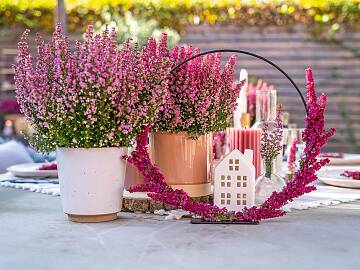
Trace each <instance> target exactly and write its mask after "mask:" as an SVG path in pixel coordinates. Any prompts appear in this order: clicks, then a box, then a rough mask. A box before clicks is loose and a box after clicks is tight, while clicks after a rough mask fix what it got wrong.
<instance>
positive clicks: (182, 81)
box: [154, 46, 244, 137]
mask: <svg viewBox="0 0 360 270" xmlns="http://www.w3.org/2000/svg"><path fill="white" fill-rule="evenodd" d="M199 52H200V50H199V49H193V48H192V47H191V46H187V47H181V48H179V47H175V48H173V49H172V50H171V51H170V52H169V53H170V55H169V56H170V61H171V65H172V67H174V66H175V65H176V64H178V63H180V62H181V61H183V60H185V59H187V58H189V57H191V56H193V55H196V54H198V53H199ZM235 64H236V57H235V56H231V57H230V59H229V60H228V62H227V63H226V65H225V67H224V68H223V69H222V66H221V55H220V53H218V54H211V55H207V56H200V57H197V58H195V59H193V60H191V61H189V62H188V63H186V64H185V65H183V66H182V67H180V68H179V69H178V70H176V71H175V72H174V73H173V74H171V76H170V83H169V91H168V95H167V97H166V102H165V104H164V106H163V109H162V111H161V113H160V116H159V119H158V121H157V122H156V123H155V125H154V129H155V131H172V132H180V131H186V132H188V133H189V134H192V135H194V137H196V136H197V135H201V134H205V133H208V132H211V131H220V130H224V129H225V128H226V127H228V126H229V124H230V119H231V116H232V112H233V111H234V109H235V107H236V98H237V97H238V95H239V91H240V88H241V86H242V84H243V83H244V82H241V83H234V76H233V74H234V68H235Z"/></svg>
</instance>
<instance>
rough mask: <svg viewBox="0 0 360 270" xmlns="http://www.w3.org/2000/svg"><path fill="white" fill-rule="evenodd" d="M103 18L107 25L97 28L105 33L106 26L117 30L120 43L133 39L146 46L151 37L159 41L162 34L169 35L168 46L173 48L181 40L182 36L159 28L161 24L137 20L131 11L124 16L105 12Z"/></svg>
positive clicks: (108, 11)
mask: <svg viewBox="0 0 360 270" xmlns="http://www.w3.org/2000/svg"><path fill="white" fill-rule="evenodd" d="M102 17H103V18H104V20H105V23H106V24H101V23H98V24H97V25H95V27H97V28H99V29H100V30H101V31H104V30H105V28H106V25H107V26H108V28H110V29H111V28H113V27H114V28H115V29H116V30H117V32H118V41H119V42H120V43H122V42H124V41H125V40H127V39H129V38H131V39H132V41H133V42H136V43H138V44H141V45H145V44H146V43H147V41H148V38H149V37H154V38H156V39H157V40H159V39H160V38H161V36H162V33H167V38H168V46H169V47H170V48H172V47H173V46H174V45H175V44H177V43H178V42H179V40H180V35H179V34H178V33H177V32H176V31H175V30H174V29H171V28H169V27H164V28H159V23H158V22H157V21H156V20H154V19H150V20H145V19H142V18H135V17H134V16H133V14H132V13H131V12H130V11H127V12H125V14H124V16H120V15H119V14H117V13H111V12H110V10H104V11H103V12H102Z"/></svg>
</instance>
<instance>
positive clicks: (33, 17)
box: [0, 0, 360, 152]
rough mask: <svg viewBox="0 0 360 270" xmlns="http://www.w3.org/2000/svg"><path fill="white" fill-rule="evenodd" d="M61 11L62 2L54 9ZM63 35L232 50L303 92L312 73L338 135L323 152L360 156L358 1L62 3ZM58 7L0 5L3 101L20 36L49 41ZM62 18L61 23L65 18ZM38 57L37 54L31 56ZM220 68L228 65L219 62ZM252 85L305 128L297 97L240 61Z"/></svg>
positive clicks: (38, 1) (10, 1)
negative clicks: (100, 34)
mask: <svg viewBox="0 0 360 270" xmlns="http://www.w3.org/2000/svg"><path fill="white" fill-rule="evenodd" d="M58 2H59V3H60V7H61V3H62V2H63V1H58ZM65 9H66V15H67V31H68V33H69V35H70V37H71V40H76V39H80V38H81V34H80V33H81V32H82V31H83V30H84V29H85V27H86V25H87V24H88V23H89V22H93V23H94V25H95V27H96V28H97V29H99V30H100V29H101V28H102V27H103V25H105V24H109V26H115V25H116V26H117V27H118V30H119V32H120V39H126V38H128V37H130V36H134V37H135V40H136V41H138V42H140V43H143V42H144V40H145V39H146V37H147V36H148V35H155V36H159V35H160V33H161V32H162V31H166V32H168V33H169V35H170V40H171V44H172V45H173V44H176V43H180V44H192V45H193V46H195V47H200V48H201V49H202V50H209V49H217V48H227V49H229V48H234V49H242V50H247V51H251V52H254V53H257V54H260V55H262V56H264V57H266V58H269V59H270V60H272V61H274V62H275V63H276V64H278V65H279V66H280V67H281V68H283V69H284V70H285V71H286V72H287V73H288V74H289V75H290V76H291V77H292V78H293V79H294V81H295V82H296V83H297V85H298V86H299V87H301V89H302V90H303V93H304V92H305V77H304V75H305V69H306V68H307V67H308V66H310V67H311V68H312V69H313V70H314V73H315V79H316V82H317V88H318V90H320V91H323V92H325V93H327V95H328V106H327V114H326V118H327V119H326V121H327V124H328V125H329V126H332V127H335V128H336V129H337V133H336V134H335V136H334V137H333V138H332V139H331V143H329V144H328V146H327V150H328V151H343V152H359V151H360V89H359V87H360V16H359V14H360V1H359V0H349V1H346V0H317V1H311V0H310V1H301V0H299V1H234V0H227V1H226V0H220V1H216V0H212V1H211V0H193V1H190V0H157V1H150V0H142V1H141V0H132V1H131V0H112V1H108V0H106V1H105V0H97V1H93V0H88V1H85V0H83V1H75V0H67V1H65ZM57 10H60V11H61V8H60V9H57V2H56V1H45V0H34V1H28V0H27V1H19V0H18V1H16V0H2V1H1V3H0V100H5V99H9V98H12V97H13V96H14V85H13V71H12V68H11V65H12V64H13V63H14V62H15V59H16V53H17V50H16V44H17V41H18V39H19V36H20V34H21V33H22V31H23V30H24V29H25V28H29V29H31V30H33V31H32V35H33V36H34V35H35V32H36V31H38V32H41V33H42V34H43V35H44V36H47V37H48V36H49V35H50V34H51V32H52V30H53V27H54V22H55V21H56V14H57V12H56V11H57ZM62 14H63V13H61V12H60V18H62ZM32 49H35V48H32ZM224 60H225V57H224ZM237 68H238V71H239V70H240V68H246V69H247V70H248V72H249V75H250V78H251V80H256V79H262V80H264V81H266V82H267V83H269V84H273V85H274V86H275V88H276V89H277V90H278V96H279V100H280V102H281V103H283V104H284V110H285V111H289V112H290V122H292V123H297V124H298V125H299V126H301V125H302V124H303V122H304V121H303V118H304V116H305V112H304V108H303V106H302V103H301V100H300V98H299V97H298V96H297V93H296V91H295V89H294V88H293V87H292V86H291V85H290V83H289V82H288V81H287V80H286V78H284V77H283V76H282V75H281V74H280V73H279V72H278V71H277V70H275V69H274V68H272V67H271V66H269V65H268V64H266V63H264V62H261V61H259V60H257V59H254V58H251V57H249V56H245V55H239V56H238V64H237Z"/></svg>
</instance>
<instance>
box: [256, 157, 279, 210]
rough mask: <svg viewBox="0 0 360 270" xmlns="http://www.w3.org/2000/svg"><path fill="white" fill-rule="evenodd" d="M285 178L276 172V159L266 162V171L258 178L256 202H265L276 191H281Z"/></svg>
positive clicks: (257, 203)
mask: <svg viewBox="0 0 360 270" xmlns="http://www.w3.org/2000/svg"><path fill="white" fill-rule="evenodd" d="M285 185H286V183H285V180H284V179H283V178H282V177H281V176H279V175H277V174H276V173H275V160H273V161H271V162H266V161H265V162H264V173H263V174H262V175H260V176H259V177H258V178H257V179H256V184H255V204H256V205H257V206H260V205H261V204H263V203H264V202H265V201H266V200H267V199H268V198H269V197H270V195H271V194H272V193H273V192H274V191H281V190H282V189H283V187H284V186H285Z"/></svg>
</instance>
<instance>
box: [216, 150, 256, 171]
mask: <svg viewBox="0 0 360 270" xmlns="http://www.w3.org/2000/svg"><path fill="white" fill-rule="evenodd" d="M245 151H246V152H248V151H251V160H249V159H247V158H246V157H245V155H244V154H243V153H241V151H240V150H238V149H234V150H232V151H231V152H230V153H229V154H227V155H226V156H225V157H224V158H223V159H222V160H221V161H220V162H219V163H218V164H217V165H216V167H218V166H222V165H225V162H226V161H228V160H229V159H230V158H239V159H240V160H241V162H242V163H244V164H245V165H246V166H248V168H249V169H251V168H252V167H254V165H253V163H252V158H253V150H250V149H246V150H245ZM216 167H215V168H216Z"/></svg>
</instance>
